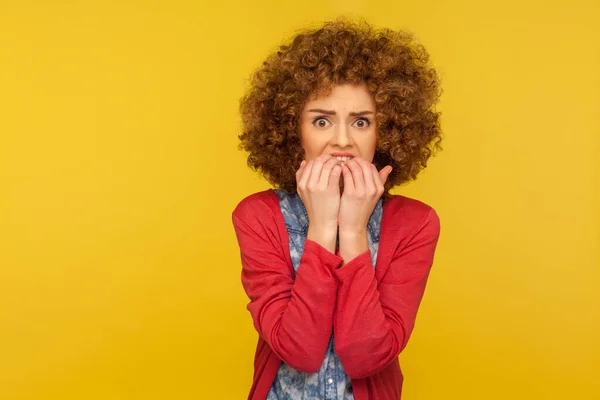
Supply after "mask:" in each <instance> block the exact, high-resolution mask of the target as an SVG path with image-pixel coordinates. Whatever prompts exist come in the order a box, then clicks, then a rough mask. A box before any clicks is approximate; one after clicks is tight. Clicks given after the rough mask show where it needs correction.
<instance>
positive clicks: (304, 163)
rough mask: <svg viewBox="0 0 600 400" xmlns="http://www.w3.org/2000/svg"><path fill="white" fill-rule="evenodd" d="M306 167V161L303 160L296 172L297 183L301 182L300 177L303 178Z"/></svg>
mask: <svg viewBox="0 0 600 400" xmlns="http://www.w3.org/2000/svg"><path fill="white" fill-rule="evenodd" d="M305 166H306V160H302V162H301V163H300V167H298V169H297V170H296V182H298V181H299V180H300V177H301V176H302V172H303V171H304V167H305Z"/></svg>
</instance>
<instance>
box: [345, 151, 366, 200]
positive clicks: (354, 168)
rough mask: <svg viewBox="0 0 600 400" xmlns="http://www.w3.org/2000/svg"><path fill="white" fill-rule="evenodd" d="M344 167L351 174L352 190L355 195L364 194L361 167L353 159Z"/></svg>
mask: <svg viewBox="0 0 600 400" xmlns="http://www.w3.org/2000/svg"><path fill="white" fill-rule="evenodd" d="M346 166H347V167H348V169H349V170H350V171H351V172H352V180H353V182H354V190H355V191H356V192H357V193H364V192H365V178H364V174H363V170H362V167H361V166H360V164H359V163H358V162H357V161H356V160H355V159H352V160H349V161H347V162H346Z"/></svg>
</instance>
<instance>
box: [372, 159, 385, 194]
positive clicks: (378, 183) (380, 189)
mask: <svg viewBox="0 0 600 400" xmlns="http://www.w3.org/2000/svg"><path fill="white" fill-rule="evenodd" d="M371 176H373V182H375V188H376V190H377V197H379V196H381V195H382V194H383V192H384V190H385V189H384V187H383V182H382V181H381V176H380V175H379V172H378V171H377V167H376V166H375V165H374V164H371Z"/></svg>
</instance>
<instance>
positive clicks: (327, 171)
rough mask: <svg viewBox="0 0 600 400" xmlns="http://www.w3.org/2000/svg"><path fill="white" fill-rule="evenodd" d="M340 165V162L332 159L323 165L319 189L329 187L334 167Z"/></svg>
mask: <svg viewBox="0 0 600 400" xmlns="http://www.w3.org/2000/svg"><path fill="white" fill-rule="evenodd" d="M338 163H339V161H338V160H336V159H335V158H333V157H331V158H330V159H329V160H327V161H326V162H325V164H323V169H322V170H321V176H320V178H319V187H321V188H323V189H325V188H327V186H329V178H330V175H331V172H332V171H333V167H335V166H336V164H338Z"/></svg>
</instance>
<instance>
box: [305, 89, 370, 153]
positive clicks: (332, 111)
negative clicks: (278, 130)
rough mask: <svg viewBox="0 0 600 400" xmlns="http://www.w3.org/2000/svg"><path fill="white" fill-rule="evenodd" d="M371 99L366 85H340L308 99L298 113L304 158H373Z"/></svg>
mask: <svg viewBox="0 0 600 400" xmlns="http://www.w3.org/2000/svg"><path fill="white" fill-rule="evenodd" d="M374 118H375V102H374V101H373V97H372V96H371V94H370V93H369V91H368V90H367V87H366V86H365V85H364V84H362V85H354V84H341V85H337V86H335V87H334V88H333V90H332V91H331V93H329V94H328V95H326V96H320V97H316V98H313V99H311V100H309V101H308V102H307V103H306V105H305V106H304V108H303V109H302V113H301V116H300V143H301V145H302V148H303V149H304V153H305V156H304V158H305V159H306V160H307V161H311V160H314V159H315V158H317V157H318V156H320V155H322V154H331V155H333V156H334V157H336V158H338V159H339V160H340V161H346V160H348V159H349V158H352V157H360V158H362V159H364V160H367V161H369V162H372V161H373V156H374V155H375V145H376V142H377V134H376V133H377V132H376V127H375V120H374Z"/></svg>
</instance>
